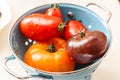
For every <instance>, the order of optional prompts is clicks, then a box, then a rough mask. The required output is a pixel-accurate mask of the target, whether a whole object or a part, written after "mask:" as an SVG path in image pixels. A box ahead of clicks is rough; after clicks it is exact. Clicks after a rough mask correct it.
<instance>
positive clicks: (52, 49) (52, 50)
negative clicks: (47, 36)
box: [46, 42, 56, 53]
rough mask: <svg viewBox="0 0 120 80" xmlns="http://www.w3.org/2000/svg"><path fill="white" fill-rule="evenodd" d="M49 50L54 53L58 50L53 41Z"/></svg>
mask: <svg viewBox="0 0 120 80" xmlns="http://www.w3.org/2000/svg"><path fill="white" fill-rule="evenodd" d="M46 50H47V51H49V52H51V53H53V52H56V48H55V45H54V43H53V42H52V43H51V44H50V45H49V46H48V47H47V48H46Z"/></svg>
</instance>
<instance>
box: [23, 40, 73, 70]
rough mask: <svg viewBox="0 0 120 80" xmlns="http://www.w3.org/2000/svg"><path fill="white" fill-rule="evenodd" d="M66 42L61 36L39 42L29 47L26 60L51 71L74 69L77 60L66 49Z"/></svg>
mask: <svg viewBox="0 0 120 80" xmlns="http://www.w3.org/2000/svg"><path fill="white" fill-rule="evenodd" d="M65 46H66V42H65V40H63V39H61V38H52V39H51V40H49V41H45V42H37V43H36V44H33V45H32V46H30V47H29V49H28V50H27V51H26V53H25V56H24V62H25V63H26V64H28V65H30V66H32V67H34V68H37V69H40V70H45V71H51V72H66V71H73V70H74V67H75V62H74V61H73V59H72V58H71V57H70V56H69V55H68V53H67V52H66V49H65Z"/></svg>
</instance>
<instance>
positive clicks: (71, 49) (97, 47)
mask: <svg viewBox="0 0 120 80" xmlns="http://www.w3.org/2000/svg"><path fill="white" fill-rule="evenodd" d="M106 49H107V36H106V35H105V34H104V33H103V32H101V31H98V30H94V31H90V32H88V33H87V34H86V35H85V36H83V37H81V35H80V34H77V35H75V36H73V37H72V38H71V39H70V40H68V42H67V46H66V50H67V52H68V53H69V54H70V55H71V57H73V59H74V60H75V61H76V62H77V63H79V64H88V63H90V62H92V61H93V60H95V59H97V58H99V57H101V56H102V55H103V54H105V52H106Z"/></svg>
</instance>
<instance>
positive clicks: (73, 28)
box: [64, 20, 87, 40]
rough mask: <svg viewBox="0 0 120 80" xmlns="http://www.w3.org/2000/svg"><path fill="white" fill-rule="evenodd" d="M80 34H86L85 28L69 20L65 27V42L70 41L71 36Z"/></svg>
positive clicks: (75, 21) (79, 23)
mask: <svg viewBox="0 0 120 80" xmlns="http://www.w3.org/2000/svg"><path fill="white" fill-rule="evenodd" d="M80 32H87V29H86V27H85V26H84V25H83V24H82V23H81V22H80V21H77V20H69V21H68V22H67V24H66V27H65V32H64V37H65V40H68V39H70V38H71V37H72V36H73V35H75V34H78V33H80Z"/></svg>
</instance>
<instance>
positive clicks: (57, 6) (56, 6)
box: [51, 3, 59, 8]
mask: <svg viewBox="0 0 120 80" xmlns="http://www.w3.org/2000/svg"><path fill="white" fill-rule="evenodd" d="M51 7H53V8H59V5H58V4H56V3H54V4H52V5H51Z"/></svg>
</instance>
